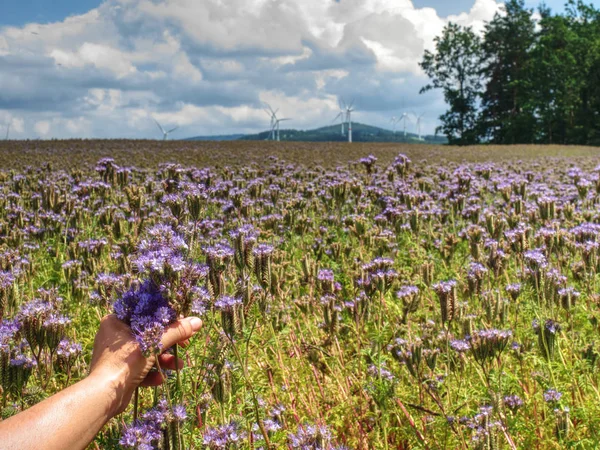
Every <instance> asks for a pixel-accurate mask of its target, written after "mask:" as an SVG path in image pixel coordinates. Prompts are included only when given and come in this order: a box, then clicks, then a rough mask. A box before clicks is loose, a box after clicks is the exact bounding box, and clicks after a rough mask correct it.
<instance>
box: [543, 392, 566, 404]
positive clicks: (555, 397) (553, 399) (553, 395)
mask: <svg viewBox="0 0 600 450" xmlns="http://www.w3.org/2000/svg"><path fill="white" fill-rule="evenodd" d="M561 398H562V392H559V391H557V390H556V389H548V390H546V392H544V400H545V401H546V402H547V403H557V402H559V401H560V399H561Z"/></svg>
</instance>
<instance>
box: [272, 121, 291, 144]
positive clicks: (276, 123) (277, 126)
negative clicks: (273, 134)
mask: <svg viewBox="0 0 600 450" xmlns="http://www.w3.org/2000/svg"><path fill="white" fill-rule="evenodd" d="M284 120H292V119H277V118H276V119H275V127H276V128H277V142H279V141H280V139H279V123H280V122H283V121H284ZM275 127H273V129H275Z"/></svg>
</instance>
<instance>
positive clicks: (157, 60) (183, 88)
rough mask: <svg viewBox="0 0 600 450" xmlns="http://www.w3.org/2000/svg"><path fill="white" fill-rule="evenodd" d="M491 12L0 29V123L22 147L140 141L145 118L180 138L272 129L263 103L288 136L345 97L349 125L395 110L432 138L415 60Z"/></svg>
mask: <svg viewBox="0 0 600 450" xmlns="http://www.w3.org/2000/svg"><path fill="white" fill-rule="evenodd" d="M499 10H500V3H498V2H497V1H495V0H476V1H475V3H474V5H473V7H472V8H471V10H470V11H465V12H463V13H462V14H459V15H456V16H451V17H449V18H441V17H439V16H438V14H437V13H436V11H435V10H434V9H432V8H415V7H414V5H413V3H412V2H411V1H410V0H340V1H339V2H337V1H324V0H302V1H301V2H280V1H277V2H274V1H272V0H228V1H226V2H225V1H223V0H202V1H198V0H160V1H159V0H105V1H104V3H102V4H101V5H100V6H99V7H98V8H96V9H94V10H91V11H90V12H88V13H86V14H83V15H79V16H72V17H69V18H67V19H65V20H64V21H62V22H57V23H49V24H36V23H32V24H28V25H26V26H25V27H22V28H17V27H4V28H0V83H1V84H2V85H3V86H5V89H4V90H3V91H0V113H2V112H4V113H6V114H9V113H10V114H11V117H12V116H14V117H17V115H18V117H19V118H21V120H23V123H22V129H23V131H18V129H17V126H16V125H15V133H20V134H21V135H22V137H35V135H42V136H47V135H50V133H52V136H53V137H75V136H85V137H111V136H128V137H143V136H149V135H154V133H155V132H156V131H157V130H156V125H155V124H154V123H153V122H152V120H151V117H152V115H153V116H154V117H156V118H158V119H159V120H160V121H161V123H162V122H163V121H164V123H165V124H167V125H168V124H170V123H172V124H174V125H179V126H181V127H183V128H184V129H182V130H180V132H179V133H180V135H183V134H184V133H185V134H190V135H195V134H203V133H206V132H209V131H212V132H215V133H219V134H220V133H229V132H231V133H233V132H238V131H242V132H251V131H258V130H260V129H264V128H265V127H267V126H268V121H269V120H268V117H267V116H266V115H265V114H264V111H263V110H262V106H263V105H262V102H264V101H267V102H269V103H272V104H273V106H274V107H278V108H280V111H281V113H282V114H283V115H288V116H291V117H293V118H294V122H293V126H294V127H298V128H310V127H315V126H320V125H324V124H326V123H331V120H332V118H333V117H330V116H332V115H335V114H336V113H337V109H338V108H337V101H338V99H340V98H342V97H344V98H347V99H348V98H355V99H356V102H355V105H356V108H357V113H356V120H359V121H362V120H364V121H372V123H373V124H376V125H380V126H387V124H388V121H389V116H391V115H392V113H394V111H396V110H398V109H399V107H400V105H401V104H402V103H404V105H405V107H406V108H413V109H420V110H426V111H428V117H429V122H425V124H426V125H427V126H428V127H429V129H428V131H430V132H431V131H433V127H434V124H433V117H435V116H437V115H439V113H441V112H442V111H443V103H442V101H441V97H440V95H439V94H438V93H430V94H427V95H424V96H419V95H418V91H419V89H420V87H421V86H423V84H425V82H426V80H425V79H424V78H423V74H422V72H421V70H420V68H419V65H418V63H419V61H420V60H421V58H422V55H423V52H424V50H425V49H432V47H433V39H434V37H435V36H437V35H439V34H440V33H441V31H442V29H443V27H444V25H445V24H446V23H447V22H448V21H454V22H457V23H459V24H461V25H466V26H473V27H474V28H475V29H478V30H480V29H481V28H482V27H483V24H484V22H485V21H486V20H490V19H491V18H492V17H493V15H494V14H495V13H496V12H498V11H499ZM1 117H2V115H0V118H1ZM291 125H292V123H290V126H291ZM34 132H35V134H34Z"/></svg>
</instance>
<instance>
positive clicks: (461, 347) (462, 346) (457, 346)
mask: <svg viewBox="0 0 600 450" xmlns="http://www.w3.org/2000/svg"><path fill="white" fill-rule="evenodd" d="M450 347H452V350H454V351H455V352H458V353H465V352H468V351H469V350H470V349H471V344H469V342H468V341H466V340H462V339H455V340H453V341H451V342H450Z"/></svg>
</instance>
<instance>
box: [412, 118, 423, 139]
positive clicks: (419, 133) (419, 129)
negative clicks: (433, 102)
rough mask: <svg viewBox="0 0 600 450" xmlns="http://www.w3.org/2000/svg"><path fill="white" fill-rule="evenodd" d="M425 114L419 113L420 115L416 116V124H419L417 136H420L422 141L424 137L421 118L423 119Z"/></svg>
mask: <svg viewBox="0 0 600 450" xmlns="http://www.w3.org/2000/svg"><path fill="white" fill-rule="evenodd" d="M413 114H414V113H413ZM424 115H425V114H419V115H416V114H415V117H416V118H417V124H416V125H417V136H419V140H420V141H422V140H423V138H422V137H421V119H423V116H424Z"/></svg>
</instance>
